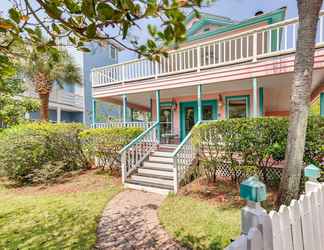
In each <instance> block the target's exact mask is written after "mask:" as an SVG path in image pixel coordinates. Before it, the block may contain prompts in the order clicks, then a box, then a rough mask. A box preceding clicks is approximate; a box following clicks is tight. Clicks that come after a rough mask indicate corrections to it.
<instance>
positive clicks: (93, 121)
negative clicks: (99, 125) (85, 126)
mask: <svg viewBox="0 0 324 250" xmlns="http://www.w3.org/2000/svg"><path fill="white" fill-rule="evenodd" d="M96 106H97V103H96V99H92V112H91V118H92V126H93V127H95V124H96V120H97V119H96V116H97V114H96Z"/></svg>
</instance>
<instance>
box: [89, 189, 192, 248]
mask: <svg viewBox="0 0 324 250" xmlns="http://www.w3.org/2000/svg"><path fill="white" fill-rule="evenodd" d="M163 199H164V197H163V196H162V195H159V194H153V193H146V192H142V191H137V190H125V191H123V192H121V193H120V194H118V195H117V196H115V197H114V198H113V199H112V200H111V201H110V202H109V203H108V205H107V207H106V208H105V210H104V212H103V216H102V218H101V220H100V222H99V226H98V230H97V243H96V247H95V248H96V249H123V250H124V249H125V250H128V249H134V250H135V249H141V250H142V249H159V250H165V249H172V250H173V249H186V248H184V247H181V246H180V245H179V244H178V243H177V242H175V241H174V240H172V239H171V238H170V236H169V235H168V234H167V232H165V231H164V230H163V228H162V227H161V226H160V224H159V219H158V216H157V210H158V208H159V206H160V205H161V203H162V201H163Z"/></svg>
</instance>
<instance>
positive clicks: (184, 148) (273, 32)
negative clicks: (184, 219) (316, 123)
mask: <svg viewBox="0 0 324 250" xmlns="http://www.w3.org/2000/svg"><path fill="white" fill-rule="evenodd" d="M285 15H286V8H280V9H277V10H274V11H272V12H268V13H262V12H258V13H256V15H255V16H253V17H251V18H249V19H246V20H243V21H235V20H232V19H231V18H227V17H221V16H217V15H212V14H205V13H202V14H201V17H200V19H197V18H196V17H195V15H194V14H190V15H188V17H187V20H186V22H187V23H186V26H187V27H188V38H187V42H185V43H183V44H182V45H181V46H180V48H179V49H170V51H169V55H168V57H166V58H162V59H161V60H160V62H159V63H158V62H151V61H149V60H148V59H145V58H143V59H138V60H133V61H130V62H125V63H121V64H118V65H110V66H106V67H101V68H95V69H93V77H92V79H93V81H92V91H93V97H94V98H96V99H98V100H105V101H110V102H112V103H116V104H120V105H122V106H123V111H124V112H123V121H124V124H125V125H127V124H131V119H130V118H129V116H128V115H127V112H125V111H126V110H127V107H129V108H132V109H135V110H141V111H146V112H151V113H152V119H153V121H156V123H155V125H154V127H152V128H151V129H149V130H146V132H145V134H143V135H142V136H141V137H139V138H138V139H137V140H136V141H134V142H132V144H131V145H129V146H128V147H126V148H125V152H123V157H122V159H123V164H122V168H123V181H124V183H126V184H127V185H128V186H129V187H134V188H140V189H144V187H149V188H148V190H154V189H156V188H160V189H157V190H156V191H159V192H160V191H161V190H162V191H163V190H164V191H166V190H167V191H169V190H173V191H176V190H177V186H178V184H179V181H181V179H182V177H183V174H184V170H185V169H186V168H187V167H188V166H189V165H190V164H191V163H192V160H193V159H194V158H195V150H194V149H193V146H192V143H191V133H190V131H191V129H192V128H193V126H195V125H196V124H199V123H201V122H204V121H206V120H217V119H227V118H240V117H260V116H288V115H289V105H290V96H291V84H292V82H293V78H294V59H295V49H296V37H297V30H298V18H294V19H290V20H285ZM323 34H324V16H323V13H321V14H320V19H319V25H318V35H317V36H316V52H315V63H314V77H313V82H312V86H311V91H312V101H315V99H317V98H319V99H318V100H320V108H321V111H320V113H321V114H322V115H324V94H323V93H324V82H323V79H324V49H323V46H322V45H323V44H324V35H323ZM139 126H140V125H139ZM143 126H144V125H143ZM159 134H160V135H161V136H159ZM163 143H171V144H179V145H178V146H176V147H175V146H170V145H168V146H167V147H168V149H167V150H168V151H173V153H171V154H170V153H169V154H163V152H159V151H161V150H162V149H166V146H165V145H161V144H163ZM157 145H159V146H158V147H157ZM154 151H155V152H154ZM153 152H154V154H153V156H152V153H153ZM134 155H135V156H134ZM148 155H150V157H149V158H148V160H147V156H148ZM154 155H155V156H163V157H164V158H163V157H157V158H156V157H155V158H154ZM153 158H154V159H153ZM143 162H144V163H143ZM163 164H165V165H163ZM168 164H169V165H168ZM136 168H138V171H137V172H136V171H135V172H134V170H135V169H136ZM156 168H158V169H156ZM144 177H145V178H144ZM162 177H163V178H162ZM152 183H153V184H152ZM162 184H163V185H162ZM162 191H161V192H162Z"/></svg>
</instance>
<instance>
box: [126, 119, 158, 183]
mask: <svg viewBox="0 0 324 250" xmlns="http://www.w3.org/2000/svg"><path fill="white" fill-rule="evenodd" d="M159 126H160V124H159V122H155V123H154V124H153V126H151V127H150V128H148V129H147V130H145V131H144V132H143V133H142V134H141V135H139V136H138V137H137V138H135V139H134V140H133V141H132V142H131V143H129V144H128V145H126V146H125V147H124V148H123V149H122V150H121V151H120V154H121V168H122V180H123V183H124V182H125V180H126V179H127V177H128V176H129V175H130V174H131V173H132V172H133V171H134V170H135V169H136V168H137V167H139V166H140V164H141V163H142V162H143V161H144V160H145V158H146V157H147V156H148V155H149V154H150V153H151V152H152V151H153V150H154V149H155V148H156V147H157V144H158V136H157V135H158V130H159Z"/></svg>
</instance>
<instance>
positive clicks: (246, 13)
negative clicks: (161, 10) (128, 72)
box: [0, 0, 323, 64]
mask: <svg viewBox="0 0 324 250" xmlns="http://www.w3.org/2000/svg"><path fill="white" fill-rule="evenodd" d="M9 6H10V3H9V0H0V10H1V11H4V10H6V9H8V7H9ZM284 6H286V7H287V16H286V18H292V17H297V1H296V0H216V1H215V2H213V4H212V5H211V6H209V7H207V8H202V11H203V12H207V13H211V14H216V15H221V16H227V17H230V18H232V19H234V20H244V19H247V18H249V17H252V16H254V14H255V13H256V12H257V11H260V10H261V11H263V12H269V11H272V10H275V9H278V8H281V7H284ZM322 9H323V6H322ZM148 23H149V22H148V21H144V22H142V24H141V25H142V26H144V27H143V29H145V26H146V25H147V24H148ZM72 54H73V56H74V57H75V60H76V61H77V62H78V63H79V64H81V63H82V56H81V54H80V53H78V52H75V51H72ZM133 58H136V56H135V55H134V53H131V52H129V51H123V52H121V53H120V56H119V61H120V62H122V61H126V60H130V59H133Z"/></svg>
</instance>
